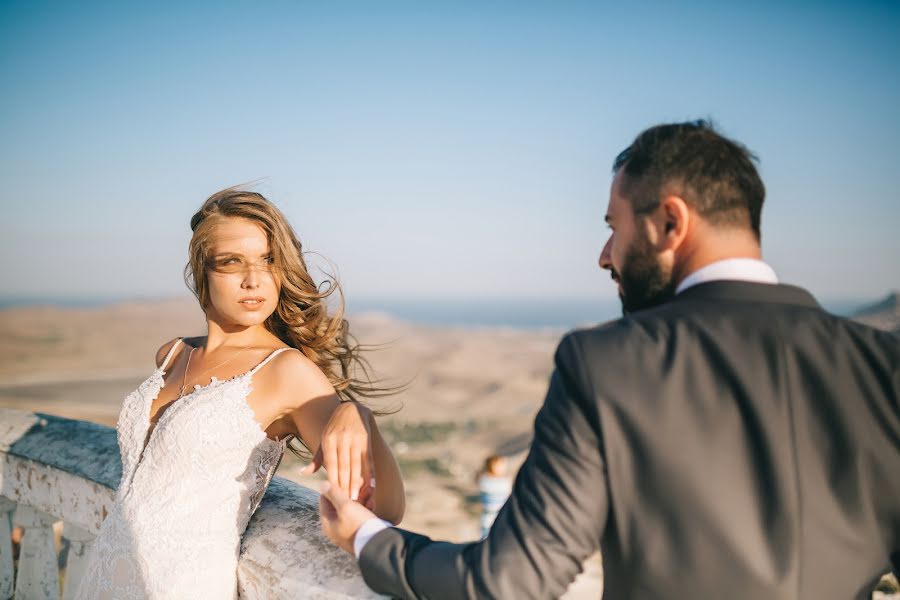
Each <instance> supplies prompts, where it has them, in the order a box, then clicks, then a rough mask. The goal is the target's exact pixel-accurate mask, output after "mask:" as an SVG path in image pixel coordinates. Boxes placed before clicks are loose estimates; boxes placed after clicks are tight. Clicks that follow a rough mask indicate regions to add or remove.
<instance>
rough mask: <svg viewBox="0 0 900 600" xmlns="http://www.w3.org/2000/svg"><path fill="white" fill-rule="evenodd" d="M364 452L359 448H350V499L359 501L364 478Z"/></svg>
mask: <svg viewBox="0 0 900 600" xmlns="http://www.w3.org/2000/svg"><path fill="white" fill-rule="evenodd" d="M362 454H363V453H362V451H361V450H360V448H359V446H355V445H354V446H351V447H350V499H351V500H359V493H360V491H361V490H360V488H361V487H362V485H363V478H362Z"/></svg>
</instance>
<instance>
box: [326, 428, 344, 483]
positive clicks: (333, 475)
mask: <svg viewBox="0 0 900 600" xmlns="http://www.w3.org/2000/svg"><path fill="white" fill-rule="evenodd" d="M322 464H323V466H324V467H325V472H326V473H328V481H330V482H331V484H332V485H337V486H338V487H340V484H339V483H338V475H339V471H340V465H339V464H338V448H337V443H336V442H335V441H334V439H332V438H331V437H327V436H326V437H325V438H324V439H323V440H322Z"/></svg>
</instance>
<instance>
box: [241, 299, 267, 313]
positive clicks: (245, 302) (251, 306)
mask: <svg viewBox="0 0 900 600" xmlns="http://www.w3.org/2000/svg"><path fill="white" fill-rule="evenodd" d="M265 302H266V299H265V298H259V297H254V298H241V299H240V300H238V304H240V305H241V306H242V307H244V308H245V309H246V310H255V309H257V308H259V307H260V306H262V305H263V304H265Z"/></svg>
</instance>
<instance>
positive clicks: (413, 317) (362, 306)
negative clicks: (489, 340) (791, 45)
mask: <svg viewBox="0 0 900 600" xmlns="http://www.w3.org/2000/svg"><path fill="white" fill-rule="evenodd" d="M189 298H190V296H168V297H148V296H133V297H128V296H100V297H96V298H89V297H61V296H20V297H16V296H6V297H2V296H0V310H4V309H10V308H28V307H37V306H50V307H57V308H71V309H79V308H83V309H91V308H102V307H105V306H111V305H115V304H121V303H129V302H141V303H144V302H156V301H165V300H182V299H189ZM820 301H821V303H822V305H823V306H824V307H825V309H826V310H828V311H829V312H832V313H834V314H836V315H841V316H850V315H853V314H855V313H856V312H858V311H859V310H860V309H862V308H863V307H866V306H868V305H871V304H872V302H873V298H852V299H849V298H840V299H821V300H820ZM365 313H383V314H386V315H389V316H391V317H393V318H395V319H398V320H401V321H406V322H410V323H416V324H422V325H432V326H440V327H464V328H465V327H475V328H481V327H510V328H516V329H570V328H573V327H579V326H584V325H590V324H596V323H603V322H606V321H609V320H612V319H616V318H618V317H619V316H621V308H620V304H619V301H618V299H609V298H598V299H596V300H595V299H589V298H569V299H567V298H548V299H530V298H468V299H453V300H448V299H443V298H435V299H430V298H417V299H410V298H396V299H391V298H379V299H366V298H363V299H359V300H353V301H349V302H348V305H347V314H348V315H350V316H351V317H352V316H353V315H355V314H365Z"/></svg>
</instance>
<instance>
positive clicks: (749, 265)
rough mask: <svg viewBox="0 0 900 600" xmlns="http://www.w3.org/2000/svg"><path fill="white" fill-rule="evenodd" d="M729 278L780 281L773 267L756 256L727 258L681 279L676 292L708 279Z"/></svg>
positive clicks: (764, 281)
mask: <svg viewBox="0 0 900 600" xmlns="http://www.w3.org/2000/svg"><path fill="white" fill-rule="evenodd" d="M721 279H727V280H731V281H753V282H756V283H772V284H774V283H778V277H777V276H776V275H775V271H773V270H772V267H770V266H769V265H767V264H766V263H764V262H763V261H761V260H757V259H755V258H726V259H725V260H719V261H716V262H714V263H710V264H708V265H706V266H705V267H701V268H699V269H697V270H696V271H694V272H693V273H691V274H690V275H688V276H687V277H685V278H684V279H682V280H681V283H679V284H678V287H677V288H675V293H676V294H680V293H681V292H683V291H684V290H686V289H688V288H689V287H692V286H695V285H697V284H700V283H706V282H707V281H718V280H721Z"/></svg>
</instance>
